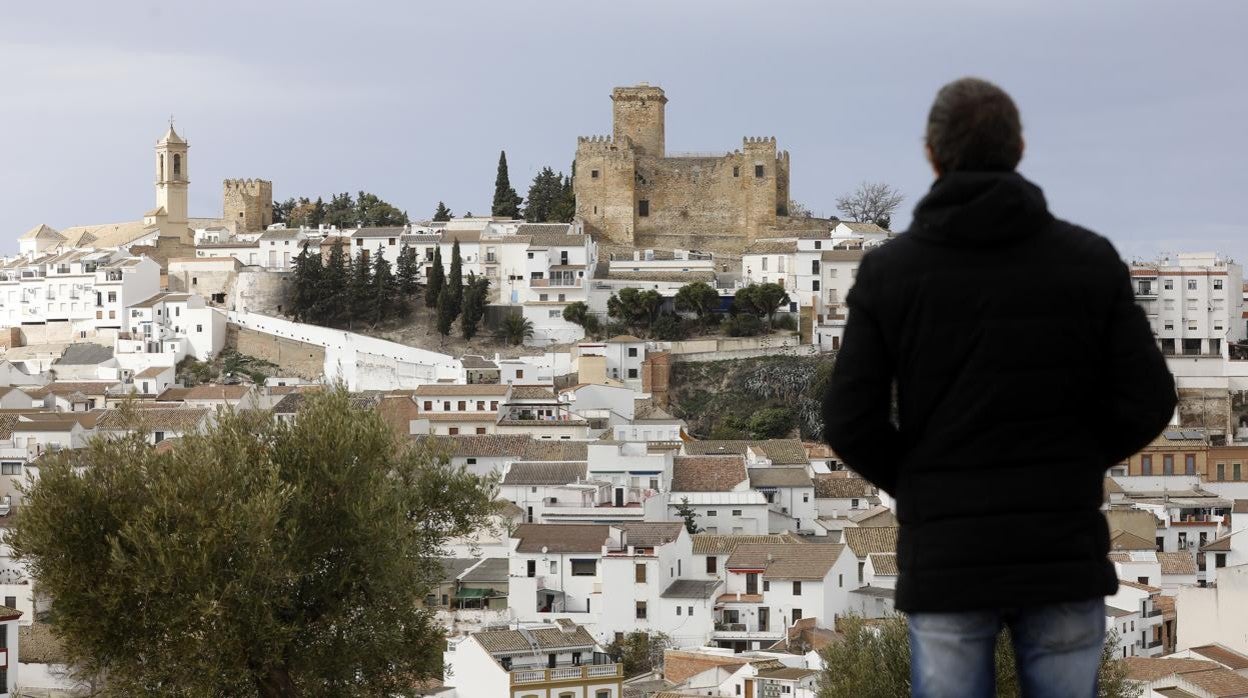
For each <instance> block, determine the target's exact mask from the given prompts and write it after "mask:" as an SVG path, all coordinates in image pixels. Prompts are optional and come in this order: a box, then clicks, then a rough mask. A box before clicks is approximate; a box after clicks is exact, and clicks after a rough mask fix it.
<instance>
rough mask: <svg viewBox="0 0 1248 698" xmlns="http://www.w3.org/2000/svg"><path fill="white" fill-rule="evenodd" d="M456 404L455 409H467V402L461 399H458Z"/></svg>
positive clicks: (461, 410)
mask: <svg viewBox="0 0 1248 698" xmlns="http://www.w3.org/2000/svg"><path fill="white" fill-rule="evenodd" d="M457 405H458V406H457V407H456V409H458V410H459V411H460V412H463V411H464V410H466V409H468V403H467V402H465V401H463V400H460V401H459V402H458V403H457Z"/></svg>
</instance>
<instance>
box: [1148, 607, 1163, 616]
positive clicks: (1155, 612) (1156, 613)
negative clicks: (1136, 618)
mask: <svg viewBox="0 0 1248 698" xmlns="http://www.w3.org/2000/svg"><path fill="white" fill-rule="evenodd" d="M1160 615H1161V609H1160V608H1154V609H1152V610H1150V611H1149V612H1148V613H1145V614H1144V617H1145V618H1156V617H1157V616H1160Z"/></svg>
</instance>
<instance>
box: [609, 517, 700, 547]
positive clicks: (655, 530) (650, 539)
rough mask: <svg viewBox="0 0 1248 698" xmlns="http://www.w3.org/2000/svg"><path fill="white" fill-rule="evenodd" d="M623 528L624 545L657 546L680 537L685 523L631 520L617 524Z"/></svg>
mask: <svg viewBox="0 0 1248 698" xmlns="http://www.w3.org/2000/svg"><path fill="white" fill-rule="evenodd" d="M619 527H620V528H621V529H623V530H624V543H625V545H633V546H643V547H647V548H650V547H657V546H660V545H666V544H667V543H670V542H672V541H674V540H676V539H677V538H679V537H680V532H681V531H683V530H685V524H684V523H683V522H680V521H666V522H663V521H653V522H651V521H646V522H641V521H637V522H631V523H625V524H621V525H620V526H619Z"/></svg>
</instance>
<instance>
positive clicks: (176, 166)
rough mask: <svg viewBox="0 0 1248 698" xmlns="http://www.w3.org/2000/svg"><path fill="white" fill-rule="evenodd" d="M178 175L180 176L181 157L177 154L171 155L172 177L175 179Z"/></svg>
mask: <svg viewBox="0 0 1248 698" xmlns="http://www.w3.org/2000/svg"><path fill="white" fill-rule="evenodd" d="M180 174H182V155H181V154H179V153H174V154H173V176H174V177H177V176H178V175H180Z"/></svg>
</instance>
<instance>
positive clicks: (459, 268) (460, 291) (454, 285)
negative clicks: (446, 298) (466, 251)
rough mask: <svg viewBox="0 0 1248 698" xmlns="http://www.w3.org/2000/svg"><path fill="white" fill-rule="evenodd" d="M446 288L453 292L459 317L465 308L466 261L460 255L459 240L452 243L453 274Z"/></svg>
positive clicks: (447, 281) (450, 275) (452, 299)
mask: <svg viewBox="0 0 1248 698" xmlns="http://www.w3.org/2000/svg"><path fill="white" fill-rule="evenodd" d="M446 287H447V288H449V289H450V291H451V301H452V302H453V303H454V304H455V314H456V315H459V313H460V311H462V310H463V307H464V259H463V257H461V256H460V254H459V238H455V241H454V242H452V243H451V273H450V274H448V275H447V277H446Z"/></svg>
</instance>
